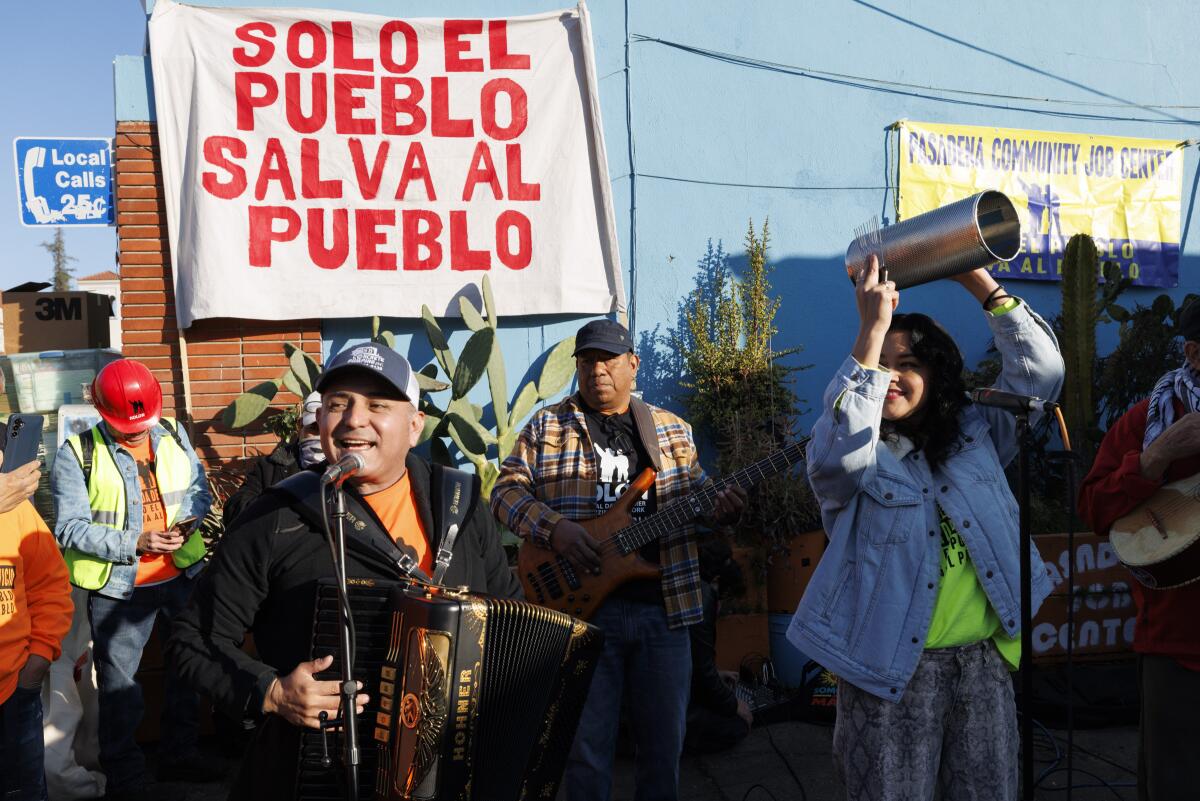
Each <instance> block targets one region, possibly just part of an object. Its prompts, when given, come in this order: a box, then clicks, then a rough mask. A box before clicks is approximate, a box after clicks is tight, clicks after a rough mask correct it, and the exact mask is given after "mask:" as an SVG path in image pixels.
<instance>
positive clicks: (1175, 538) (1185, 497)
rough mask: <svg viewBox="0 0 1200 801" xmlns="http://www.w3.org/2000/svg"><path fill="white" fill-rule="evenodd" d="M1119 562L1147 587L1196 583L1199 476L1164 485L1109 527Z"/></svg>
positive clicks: (1199, 573) (1199, 547) (1199, 571)
mask: <svg viewBox="0 0 1200 801" xmlns="http://www.w3.org/2000/svg"><path fill="white" fill-rule="evenodd" d="M1109 539H1110V541H1111V542H1112V546H1113V551H1114V552H1116V554H1117V558H1118V559H1120V560H1121V562H1122V563H1123V564H1124V565H1125V566H1126V567H1128V568H1129V572H1131V573H1133V576H1134V578H1136V579H1137V580H1138V581H1139V582H1141V583H1142V584H1144V585H1146V586H1147V587H1150V588H1151V589H1159V590H1164V589H1169V588H1171V587H1180V586H1183V585H1184V584H1190V583H1191V582H1193V581H1196V580H1197V579H1200V474H1198V475H1195V476H1192V477H1190V478H1185V479H1182V480H1180V481H1173V482H1171V483H1170V484H1167V485H1166V486H1164V487H1162V488H1161V489H1160V490H1159V491H1158V492H1156V493H1154V495H1152V496H1151V497H1150V498H1148V499H1147V500H1146V501H1145V502H1143V503H1142V504H1141V505H1140V506H1138V508H1137V509H1135V510H1133V511H1132V512H1130V513H1129V514H1127V515H1125V516H1124V517H1122V518H1121V519H1120V520H1118V521H1117V522H1115V523H1113V526H1112V530H1111V532H1110V534H1109Z"/></svg>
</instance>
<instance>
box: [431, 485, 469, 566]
mask: <svg viewBox="0 0 1200 801" xmlns="http://www.w3.org/2000/svg"><path fill="white" fill-rule="evenodd" d="M433 483H434V484H436V485H437V490H436V497H437V498H438V501H439V503H440V511H441V515H440V523H441V525H442V526H443V527H444V530H445V533H444V534H443V535H442V538H441V543H440V544H439V546H438V553H437V561H436V562H435V563H434V566H433V583H434V584H441V583H442V579H444V578H445V577H446V571H447V570H449V569H450V560H451V559H452V558H454V541H455V540H456V539H458V532H459V529H460V528H461V527H462V523H463V521H464V520H465V519H466V517H467V512H468V511H469V510H470V509H471V506H472V505H473V501H474V492H473V490H474V487H475V476H473V475H472V474H470V473H467V472H466V471H463V470H458V469H455V468H453V467H445V466H444V465H436V466H435V467H434V473H433Z"/></svg>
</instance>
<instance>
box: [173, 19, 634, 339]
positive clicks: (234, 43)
mask: <svg viewBox="0 0 1200 801" xmlns="http://www.w3.org/2000/svg"><path fill="white" fill-rule="evenodd" d="M591 47H592V43H591V33H590V30H589V28H588V18H587V9H586V7H585V6H584V5H583V4H582V3H581V4H580V5H579V6H578V7H577V8H575V9H568V10H563V11H555V12H550V13H546V14H540V15H537V16H527V17H513V18H510V19H444V20H443V19H397V18H389V17H380V16H374V15H367V14H357V13H351V12H345V11H325V10H312V11H308V10H302V9H246V8H241V9H238V8H204V7H198V6H189V5H185V4H182V3H176V2H173V0H158V2H156V3H155V5H154V13H153V15H152V16H151V19H150V58H151V64H152V69H153V77H154V97H155V107H156V111H157V124H158V141H159V150H160V154H161V159H162V174H163V188H164V190H165V193H166V197H165V200H166V212H167V226H168V231H169V237H170V246H171V264H172V267H173V273H174V280H175V302H176V316H177V318H178V320H179V324H180V326H181V327H188V326H190V325H191V324H192V322H193V321H195V320H199V319H204V318H209V317H241V318H249V319H260V320H289V319H307V318H322V317H365V316H375V315H378V316H386V317H417V316H419V315H420V311H421V306H422V304H428V305H429V307H430V309H432V310H433V312H434V314H436V315H439V316H443V315H448V314H453V315H457V314H458V305H457V301H456V297H458V296H459V295H462V294H464V293H473V292H474V291H475V290H474V286H476V285H478V283H479V281H480V280H481V278H482V276H483V275H489V276H490V277H491V284H492V288H493V291H494V293H495V297H496V304H497V306H498V308H499V309H500V310H502V311H503V313H504V314H505V315H506V316H508V315H527V314H561V313H573V314H602V313H607V312H611V311H614V310H621V311H623V310H624V305H625V302H624V289H623V287H622V284H621V272H620V268H619V261H618V255H617V246H616V233H615V225H614V217H613V210H612V198H611V195H610V190H609V181H608V167H607V163H606V157H605V153H604V140H603V136H602V134H601V129H600V111H599V101H598V99H597V94H596V82H595V68H594V63H593V58H592V51H591Z"/></svg>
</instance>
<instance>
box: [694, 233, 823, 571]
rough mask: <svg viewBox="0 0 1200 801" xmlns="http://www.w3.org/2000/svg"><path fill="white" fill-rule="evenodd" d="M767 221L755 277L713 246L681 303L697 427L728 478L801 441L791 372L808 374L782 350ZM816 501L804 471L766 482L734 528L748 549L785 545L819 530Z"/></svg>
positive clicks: (753, 265) (752, 244) (755, 237)
mask: <svg viewBox="0 0 1200 801" xmlns="http://www.w3.org/2000/svg"><path fill="white" fill-rule="evenodd" d="M769 241H770V233H769V229H768V225H767V224H766V223H764V224H763V228H762V233H761V235H759V234H757V233H756V232H755V230H754V224H753V222H751V223H750V225H749V228H748V230H747V233H746V256H747V262H748V263H747V269H746V274H745V275H744V276H743V277H742V278H741V279H740V280H739V279H738V278H736V277H735V276H734V275H733V274H732V272H731V270H730V269H729V265H728V263H727V261H726V258H725V256H724V253H723V252H722V251H721V250H720V248H719V247H718V249H717V250H716V251H714V250H713V249H712V247H711V245H710V247H709V251H708V253H707V254H706V255H705V258H704V259H702V260H701V266H702V270H701V274H700V275H698V276H697V278H696V286H695V288H694V289H693V290H692V291H691V292H690V293H689V294H688V296H687V297H686V298H685V299H684V300H683V302H682V303H681V304H680V312H681V315H680V316H681V323H680V325H681V327H680V329H676V330H674V331H673V332H672V340H673V341H672V344H673V346H674V348H675V349H676V350H677V351H678V352H679V353H681V354H683V369H684V374H685V377H684V380H683V382H682V385H683V387H684V390H685V391H684V397H683V400H684V403H685V405H686V406H687V409H688V414H689V416H690V418H691V421H692V423H693V424H695V425H696V426H697V427H698V428H699V429H700V430H701V431H702V432H704V433H706V434H707V435H708V436H709V438H710V439H711V440H712V441H713V442H714V444H715V445H716V448H717V470H718V472H719V473H720V474H722V475H728V474H730V473H733V472H734V471H736V470H738V469H740V468H742V467H745V466H746V465H747V464H750V463H752V462H754V461H757V460H759V459H762V458H765V457H766V456H769V455H770V454H772V453H774V452H775V451H776V450H778V449H779V448H780V447H781V446H783V445H786V444H788V443H789V442H790V441H792V440H794V439H795V438H796V434H797V432H796V407H797V404H798V402H799V401H798V399H797V397H796V394H795V392H793V391H792V388H791V384H792V374H793V373H795V372H797V371H798V370H804V369H807V368H808V365H805V366H803V367H794V366H788V365H784V364H781V363H780V360H781V359H782V358H783V357H786V356H790V355H792V354H794V353H797V352H799V350H800V348H790V349H788V350H784V351H776V350H774V349H773V348H772V338H773V337H774V335H775V334H776V333H777V329H776V328H775V315H776V313H777V312H778V311H779V305H780V301H779V299H778V298H775V297H772V295H771V282H770V272H771V267H770V265H769V264H768V262H767V248H768V243H769ZM815 513H816V505H815V503H814V502H813V499H812V494H811V490H810V489H809V487H808V482H807V481H806V480H805V478H804V477H803V475H796V474H785V475H781V476H776V477H774V478H770V479H767V480H766V481H764V482H763V483H762V484H761V485H760V486H759V487H758V488H757V490H756V491H755V494H754V496H753V500H752V502H751V503H750V504H749V505H748V506H747V508H746V511H745V512H744V513H743V515H742V519H741V521H740V522H739V524H738V527H737V529H736V531H735V537H736V538H737V540H738V541H739V542H741V543H743V544H746V545H756V546H767V547H768V548H771V549H773V548H777V547H783V546H786V543H787V542H788V540H790V539H791V537H792V535H794V534H797V533H799V532H801V531H805V530H808V529H811V528H813V527H814V526H815V525H816V514H815Z"/></svg>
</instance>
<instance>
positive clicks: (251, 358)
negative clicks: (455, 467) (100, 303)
mask: <svg viewBox="0 0 1200 801" xmlns="http://www.w3.org/2000/svg"><path fill="white" fill-rule="evenodd" d="M113 157H114V158H113V163H114V167H115V171H116V175H117V186H116V203H117V249H118V251H119V261H120V273H121V304H122V309H123V320H122V323H121V328H122V337H123V339H124V349H123V350H124V354H125V355H126V356H128V357H130V358H132V359H137V360H139V361H141V362H144V363H145V364H146V365H147V366H148V367H149V368H150V369H151V370H152V371H154V374H155V375H156V376H157V377H158V379H159V381H161V382H162V387H163V405H164V407H165V409H164V414H170V415H174V416H176V417H179V418H181V419H184V418H185V414H184V409H185V405H186V404H185V402H184V385H183V363H182V359H181V358H180V342H179V332H178V330H177V328H176V320H175V297H174V291H173V288H172V277H171V259H170V255H169V245H168V241H167V223H166V208H165V206H164V205H163V189H162V172H161V167H160V164H159V159H158V137H157V136H156V135H155V133H154V126H153V125H152V124H150V123H147V122H119V123H117V132H116V139H115V140H114V141H113ZM185 335H186V339H187V357H188V374H189V377H190V379H191V404H190V407H189V408H188V409H187V411H188V412H189V413H190V421H191V424H192V433H193V438H194V441H195V444H196V452H197V453H198V454H199V455H200V458H201V459H202V460H204V461H205V462H207V463H208V465H209V466H210V467H214V466H217V465H220V464H225V463H229V462H234V461H238V460H241V459H244V458H246V457H248V456H254V455H256V454H258V453H263V452H266V451H269V450H270V449H271V448H272V447H273V446H274V444H275V438H274V436H273V435H271V434H267V433H263V431H262V429H261V426H257V427H254V428H252V429H251V430H250V431H247V432H244V433H243V432H239V433H233V432H230V431H229V430H228V429H226V428H225V427H224V425H223V424H222V423H221V419H220V415H221V411H222V410H223V409H224V408H225V407H226V406H227V405H228V404H229V402H230V401H231V400H233V399H234V398H235V397H237V395H239V394H240V393H242V392H244V391H245V390H248V389H250V388H251V387H253V386H254V385H256V384H259V383H261V382H263V381H267V380H270V379H272V378H275V377H277V376H279V375H280V374H281V373H282V372H283V370H284V369H285V368H286V366H287V360H286V358H285V357H284V355H283V343H285V342H291V343H293V344H296V345H300V346H301V347H303V349H304V351H305V352H306V353H309V354H310V355H312V356H313V358H315V359H317V360H318V361H320V358H321V321H320V320H289V321H284V322H277V321H257V320H235V319H212V320H200V321H197V322H196V323H194V324H193V325H192V327H191V328H189V329H187V331H186V332H185ZM298 402H299V398H297V397H296V396H295V395H293V394H292V393H290V392H288V391H287V390H280V392H279V394H278V395H276V402H275V404H274V409H273V410H270V411H268V412H267V414H266V415H264V417H266V416H267V415H269V414H271V413H272V411H275V410H278V409H279V408H282V407H284V406H286V405H288V404H295V403H298ZM261 419H262V418H260V420H261Z"/></svg>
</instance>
